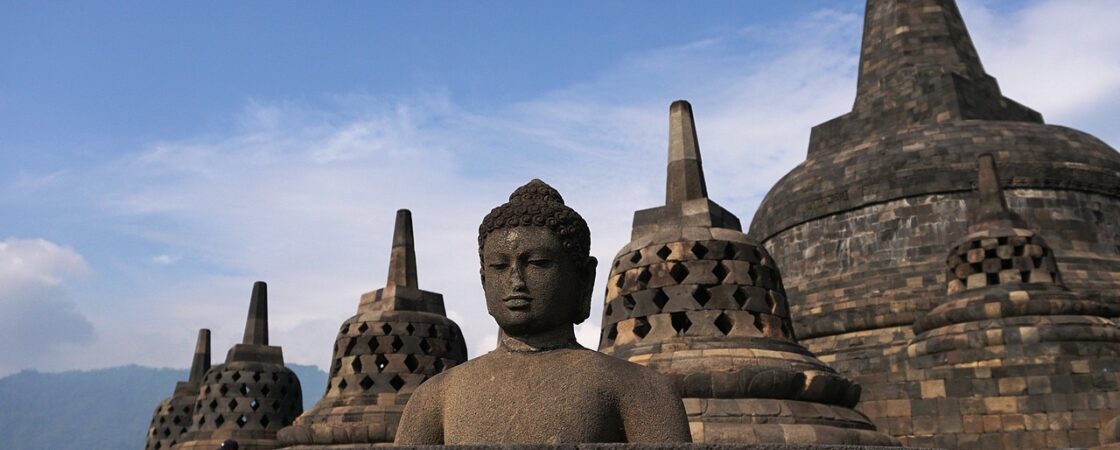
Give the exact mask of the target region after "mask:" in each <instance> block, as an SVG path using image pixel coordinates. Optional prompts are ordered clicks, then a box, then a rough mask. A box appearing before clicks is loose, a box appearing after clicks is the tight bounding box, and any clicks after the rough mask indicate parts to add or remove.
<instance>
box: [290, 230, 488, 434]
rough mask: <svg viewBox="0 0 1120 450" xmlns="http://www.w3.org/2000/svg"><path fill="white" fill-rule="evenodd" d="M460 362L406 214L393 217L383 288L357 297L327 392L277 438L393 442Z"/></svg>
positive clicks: (458, 342) (458, 336)
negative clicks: (415, 395) (410, 409)
mask: <svg viewBox="0 0 1120 450" xmlns="http://www.w3.org/2000/svg"><path fill="white" fill-rule="evenodd" d="M466 360H467V348H466V343H465V342H464V341H463V333H462V331H460V330H459V326H458V325H457V324H456V323H455V322H453V321H452V320H451V319H448V318H447V316H446V314H445V313H444V304H443V296H442V295H440V294H437V293H435V292H428V291H422V290H420V288H419V283H418V281H417V271H416V250H415V241H414V238H413V234H412V214H411V212H409V211H408V210H406V209H402V210H400V211H397V219H396V226H395V229H394V232H393V247H392V253H391V255H390V258H389V276H388V281H387V282H386V285H385V288H382V289H378V290H377V291H374V292H369V293H366V294H363V295H362V296H361V302H360V304H359V306H358V313H357V314H356V315H354V316H353V317H350V318H349V319H347V320H346V321H345V322H343V324H342V327H341V328H340V329H339V332H338V337H337V339H336V340H335V344H334V353H333V356H332V360H331V361H332V362H331V368H330V373H329V377H330V378H329V379H328V381H327V392H326V393H324V394H323V398H322V399H321V400H319V401H318V402H317V403H315V406H314V407H312V408H311V409H310V410H308V411H306V412H304V413H303V415H301V416H300V417H299V418H297V419H296V420H295V423H294V424H293V425H292V426H290V427H288V428H284V429H283V430H280V432H279V433H278V434H277V438H278V439H279V441H280V443H281V444H284V445H288V446H291V445H326V444H373V443H386V442H393V440H394V438H395V437H396V430H397V425H398V423H399V422H400V417H401V413H402V412H403V411H404V405H405V404H406V403H408V399H409V398H410V396H411V395H412V392H413V391H415V390H416V388H417V387H418V386H420V383H423V382H424V381H426V380H427V379H428V378H430V377H432V376H434V375H436V374H438V373H440V372H442V371H444V370H446V369H448V368H451V367H454V366H456V365H458V364H461V363H463V361H466Z"/></svg>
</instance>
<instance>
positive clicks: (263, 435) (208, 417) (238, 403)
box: [175, 281, 303, 450]
mask: <svg viewBox="0 0 1120 450" xmlns="http://www.w3.org/2000/svg"><path fill="white" fill-rule="evenodd" d="M302 412H303V395H302V392H301V390H300V385H299V379H298V378H296V374H295V373H293V372H292V371H291V370H290V369H288V368H287V367H284V355H283V352H282V350H281V349H280V347H274V346H270V345H268V291H267V286H266V285H265V284H264V282H260V281H258V282H257V283H256V284H254V285H253V296H252V300H251V301H250V303H249V317H248V320H246V323H245V338H244V340H243V341H242V343H240V344H237V345H234V346H233V348H230V349H229V353H227V354H226V362H225V364H221V365H217V366H214V367H212V368H211V369H210V370H208V371H207V372H206V375H205V376H203V378H202V386H201V388H200V389H199V392H198V397H197V401H196V402H195V405H194V419H193V422H192V423H191V427H190V430H189V431H188V432H187V433H186V434H185V435H184V436H183V438H182V441H183V442H182V443H181V444H179V445H177V446H175V448H176V449H182V450H188V449H189V450H214V449H217V448H219V447H220V446H221V445H222V442H224V441H226V440H227V439H232V440H235V441H237V444H238V449H239V450H268V449H274V448H277V447H279V444H278V443H277V441H276V432H277V431H278V430H280V429H281V428H283V427H286V426H288V425H291V424H292V421H293V420H295V418H296V417H297V416H299V415H300V413H302Z"/></svg>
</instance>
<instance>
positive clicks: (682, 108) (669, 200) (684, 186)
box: [665, 100, 708, 205]
mask: <svg viewBox="0 0 1120 450" xmlns="http://www.w3.org/2000/svg"><path fill="white" fill-rule="evenodd" d="M707 196H708V188H707V186H705V184H704V169H703V167H701V164H700V143H699V140H698V139H697V138H696V121H695V120H693V117H692V105H690V104H688V102H686V101H684V100H677V101H675V102H673V105H672V106H670V107H669V176H668V179H667V180H666V182H665V204H667V205H672V204H676V203H681V202H684V201H686V200H694V199H698V198H704V197H707Z"/></svg>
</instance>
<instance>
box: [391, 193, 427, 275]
mask: <svg viewBox="0 0 1120 450" xmlns="http://www.w3.org/2000/svg"><path fill="white" fill-rule="evenodd" d="M386 286H404V287H410V288H418V287H419V286H420V285H419V284H418V282H417V279H416V245H415V241H414V240H413V238H412V212H411V211H409V210H407V209H399V210H397V221H396V225H395V226H394V227H393V250H392V252H391V253H390V255H389V281H388V283H386Z"/></svg>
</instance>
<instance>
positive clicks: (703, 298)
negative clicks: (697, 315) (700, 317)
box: [692, 286, 712, 308]
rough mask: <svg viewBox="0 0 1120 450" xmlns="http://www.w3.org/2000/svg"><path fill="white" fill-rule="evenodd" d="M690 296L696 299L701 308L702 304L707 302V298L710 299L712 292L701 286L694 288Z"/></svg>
mask: <svg viewBox="0 0 1120 450" xmlns="http://www.w3.org/2000/svg"><path fill="white" fill-rule="evenodd" d="M692 298H693V299H694V300H696V303H699V304H700V307H701V308H703V307H704V305H707V304H708V300H711V299H712V294H711V293H710V292H708V288H706V287H702V286H701V287H698V288H696V292H693V293H692Z"/></svg>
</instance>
